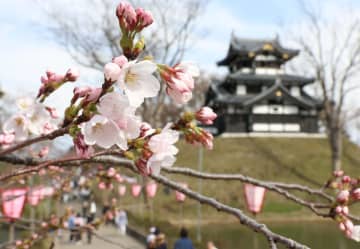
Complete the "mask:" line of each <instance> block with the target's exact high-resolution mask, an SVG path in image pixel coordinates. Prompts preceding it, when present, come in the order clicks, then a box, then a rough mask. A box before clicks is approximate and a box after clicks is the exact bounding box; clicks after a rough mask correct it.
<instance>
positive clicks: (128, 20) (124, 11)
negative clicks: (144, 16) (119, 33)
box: [116, 2, 137, 31]
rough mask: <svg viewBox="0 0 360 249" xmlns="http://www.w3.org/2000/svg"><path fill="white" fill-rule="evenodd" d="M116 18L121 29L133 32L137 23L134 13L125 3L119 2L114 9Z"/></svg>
mask: <svg viewBox="0 0 360 249" xmlns="http://www.w3.org/2000/svg"><path fill="white" fill-rule="evenodd" d="M116 16H117V17H118V19H119V24H120V27H121V28H122V29H125V30H129V31H131V30H133V29H134V28H135V25H136V23H137V19H136V12H135V10H134V8H133V7H132V6H131V5H130V4H129V3H127V2H121V3H120V4H119V5H118V7H117V8H116Z"/></svg>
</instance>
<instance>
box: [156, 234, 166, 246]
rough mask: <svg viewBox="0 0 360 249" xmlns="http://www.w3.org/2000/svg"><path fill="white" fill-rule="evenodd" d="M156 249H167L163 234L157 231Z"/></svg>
mask: <svg viewBox="0 0 360 249" xmlns="http://www.w3.org/2000/svg"><path fill="white" fill-rule="evenodd" d="M155 241H156V247H155V248H156V249H167V244H166V238H165V234H163V233H159V234H158V235H157V236H156V240H155Z"/></svg>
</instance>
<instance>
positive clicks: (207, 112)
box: [195, 106, 217, 125]
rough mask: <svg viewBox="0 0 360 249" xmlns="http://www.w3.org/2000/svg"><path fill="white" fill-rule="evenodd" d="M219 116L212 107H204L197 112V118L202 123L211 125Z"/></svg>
mask: <svg viewBox="0 0 360 249" xmlns="http://www.w3.org/2000/svg"><path fill="white" fill-rule="evenodd" d="M216 117H217V115H216V113H215V112H213V110H212V109H211V108H210V107H207V106H205V107H202V108H201V109H200V110H198V111H197V112H196V113H195V118H196V120H197V121H199V122H201V123H202V124H206V125H211V124H213V121H214V119H215V118H216Z"/></svg>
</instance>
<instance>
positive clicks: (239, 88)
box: [236, 85, 246, 95]
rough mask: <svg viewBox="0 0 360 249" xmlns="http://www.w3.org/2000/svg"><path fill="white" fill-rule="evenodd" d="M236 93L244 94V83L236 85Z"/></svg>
mask: <svg viewBox="0 0 360 249" xmlns="http://www.w3.org/2000/svg"><path fill="white" fill-rule="evenodd" d="M236 94H237V95H245V94H246V86H244V85H237V88H236Z"/></svg>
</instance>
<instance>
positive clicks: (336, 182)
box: [329, 170, 360, 241]
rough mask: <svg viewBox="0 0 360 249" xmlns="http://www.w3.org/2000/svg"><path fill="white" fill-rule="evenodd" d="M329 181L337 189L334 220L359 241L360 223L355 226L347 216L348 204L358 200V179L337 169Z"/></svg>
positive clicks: (347, 234)
mask: <svg viewBox="0 0 360 249" xmlns="http://www.w3.org/2000/svg"><path fill="white" fill-rule="evenodd" d="M333 175H334V177H333V179H332V180H331V182H330V183H329V185H330V187H332V188H334V189H336V190H337V194H336V202H335V205H334V209H333V211H334V213H335V220H336V221H337V222H338V224H339V229H340V230H341V231H343V232H344V233H345V235H346V236H347V237H349V238H351V239H353V240H356V241H360V225H357V226H355V225H354V224H353V222H352V221H351V220H350V218H349V206H350V205H352V204H353V203H355V202H357V201H360V180H359V179H355V178H351V177H350V176H347V175H344V171H342V170H337V171H335V172H334V173H333Z"/></svg>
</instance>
